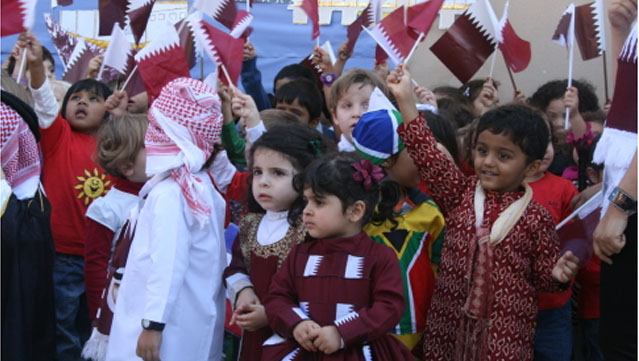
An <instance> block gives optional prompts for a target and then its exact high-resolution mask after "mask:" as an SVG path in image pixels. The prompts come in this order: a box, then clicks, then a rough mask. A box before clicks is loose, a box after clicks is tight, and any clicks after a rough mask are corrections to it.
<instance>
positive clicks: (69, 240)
mask: <svg viewBox="0 0 639 361" xmlns="http://www.w3.org/2000/svg"><path fill="white" fill-rule="evenodd" d="M40 132H41V133H42V140H41V141H40V144H41V145H42V153H43V158H44V159H43V167H42V184H43V186H44V190H45V192H46V193H47V198H49V202H51V231H52V233H53V240H54V241H55V250H56V252H60V253H65V254H72V255H78V256H84V225H85V221H84V214H85V213H86V210H87V207H88V206H89V204H90V203H91V201H93V200H94V199H95V198H97V197H100V196H102V195H104V194H105V193H106V192H107V191H108V189H109V188H110V186H111V179H110V178H109V177H108V176H107V175H106V173H104V171H103V170H102V168H100V166H99V165H98V164H97V163H96V162H95V161H94V160H93V156H94V153H95V147H96V143H97V140H96V139H95V137H93V136H90V135H87V134H83V133H79V132H74V131H73V130H72V129H71V126H70V125H69V123H68V122H67V120H66V119H64V118H62V116H61V115H58V117H57V118H56V120H55V121H54V122H53V124H51V126H50V127H49V128H46V129H40Z"/></svg>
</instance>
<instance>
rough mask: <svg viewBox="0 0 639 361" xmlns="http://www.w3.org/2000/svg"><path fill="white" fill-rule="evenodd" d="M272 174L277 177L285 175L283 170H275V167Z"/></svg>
mask: <svg viewBox="0 0 639 361" xmlns="http://www.w3.org/2000/svg"><path fill="white" fill-rule="evenodd" d="M273 174H275V175H276V176H278V177H281V176H285V175H286V174H285V173H284V172H282V171H281V170H277V169H276V170H274V171H273Z"/></svg>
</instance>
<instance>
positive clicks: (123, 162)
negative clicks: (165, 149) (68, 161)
mask: <svg viewBox="0 0 639 361" xmlns="http://www.w3.org/2000/svg"><path fill="white" fill-rule="evenodd" d="M148 125H149V121H148V119H147V118H146V115H142V114H128V113H127V114H124V115H121V116H119V117H113V118H110V119H108V120H107V121H106V122H104V123H103V124H102V126H101V127H100V129H99V130H98V134H97V138H98V144H97V150H96V158H97V161H98V164H100V166H101V167H102V168H104V170H105V171H106V172H107V173H109V174H111V175H113V176H116V177H121V178H124V175H123V174H122V169H123V168H125V167H129V166H130V165H131V164H132V163H134V162H135V157H136V156H137V154H138V152H139V151H140V149H142V148H144V135H145V133H146V128H147V126H148Z"/></svg>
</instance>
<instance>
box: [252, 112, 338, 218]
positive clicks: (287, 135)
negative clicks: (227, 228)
mask: <svg viewBox="0 0 639 361" xmlns="http://www.w3.org/2000/svg"><path fill="white" fill-rule="evenodd" d="M261 148H267V149H270V150H273V151H276V152H278V153H280V154H282V156H284V157H285V158H287V159H288V160H290V162H291V163H292V164H293V167H295V169H296V170H297V171H298V172H302V171H304V169H305V168H306V167H307V166H308V165H309V164H310V163H311V162H312V161H313V160H315V159H316V158H319V157H321V156H322V155H324V154H327V153H329V152H333V151H334V150H335V145H334V144H333V143H332V142H330V141H329V140H328V139H326V138H325V137H324V136H323V135H322V133H320V132H318V131H317V130H315V129H313V128H310V127H308V126H306V125H302V124H287V125H276V126H274V127H272V128H269V129H268V130H267V131H266V133H264V134H262V136H261V137H259V138H258V139H257V140H256V141H255V143H253V145H252V146H251V150H250V152H249V162H248V165H249V171H250V172H251V174H252V172H253V156H254V155H255V152H256V151H257V150H259V149H261ZM252 182H253V176H252V175H251V177H250V182H249V183H251V184H252ZM302 202H303V200H302V195H301V194H300V195H299V196H298V198H297V199H296V200H295V201H294V202H293V205H292V206H291V208H293V207H295V206H298V205H299V204H302ZM248 208H249V211H250V212H257V213H263V212H264V209H263V208H262V207H261V206H260V205H259V203H257V201H256V200H255V197H254V195H253V187H252V186H251V187H249V199H248ZM297 219H298V215H294V214H293V212H289V214H288V221H289V223H290V224H291V225H292V224H294V223H295V222H296V221H297Z"/></svg>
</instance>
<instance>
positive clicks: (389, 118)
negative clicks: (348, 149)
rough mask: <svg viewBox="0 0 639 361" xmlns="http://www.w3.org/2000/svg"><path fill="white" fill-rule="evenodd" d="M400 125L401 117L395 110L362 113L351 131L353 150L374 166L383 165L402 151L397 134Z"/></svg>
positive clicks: (402, 146) (401, 143)
mask: <svg viewBox="0 0 639 361" xmlns="http://www.w3.org/2000/svg"><path fill="white" fill-rule="evenodd" d="M400 124H402V116H401V115H400V114H399V112H398V111H396V110H392V109H380V110H375V111H372V112H367V113H364V114H363V115H362V116H361V118H359V121H358V122H357V125H355V129H353V134H352V138H353V144H354V145H355V149H357V152H358V153H359V154H360V155H362V156H363V157H364V158H366V159H368V160H370V161H371V162H372V163H373V164H375V165H380V164H382V163H384V161H385V160H386V159H388V158H390V157H391V156H392V155H394V154H397V153H399V152H400V151H401V150H402V149H404V143H403V142H402V140H401V139H399V135H398V134H397V127H399V125H400Z"/></svg>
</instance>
